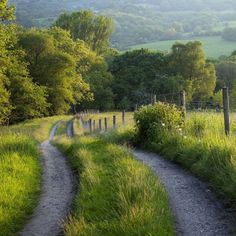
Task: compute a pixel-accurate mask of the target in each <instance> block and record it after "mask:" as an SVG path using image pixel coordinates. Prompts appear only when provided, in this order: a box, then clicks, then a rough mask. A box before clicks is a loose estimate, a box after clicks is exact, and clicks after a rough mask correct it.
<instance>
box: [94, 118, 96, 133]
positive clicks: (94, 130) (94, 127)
mask: <svg viewBox="0 0 236 236" xmlns="http://www.w3.org/2000/svg"><path fill="white" fill-rule="evenodd" d="M95 130H96V120H94V121H93V131H95Z"/></svg>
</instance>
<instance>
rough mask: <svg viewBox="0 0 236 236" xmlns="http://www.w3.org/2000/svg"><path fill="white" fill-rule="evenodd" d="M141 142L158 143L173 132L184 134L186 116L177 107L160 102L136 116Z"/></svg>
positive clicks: (144, 108)
mask: <svg viewBox="0 0 236 236" xmlns="http://www.w3.org/2000/svg"><path fill="white" fill-rule="evenodd" d="M134 119H135V123H136V129H137V132H138V137H139V141H141V142H149V141H158V140H160V139H162V138H163V136H165V135H167V134H170V133H171V132H175V133H176V132H178V133H180V132H182V126H183V123H184V114H183V112H182V111H181V110H179V109H178V108H177V107H176V106H175V105H171V104H167V103H161V102H158V103H156V104H155V105H154V106H150V105H149V106H144V107H142V108H140V109H139V110H138V111H137V112H135V114H134Z"/></svg>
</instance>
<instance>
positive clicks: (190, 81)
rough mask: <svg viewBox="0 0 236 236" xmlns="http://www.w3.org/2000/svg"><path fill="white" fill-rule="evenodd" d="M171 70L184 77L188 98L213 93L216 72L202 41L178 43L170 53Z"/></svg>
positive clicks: (196, 98) (202, 97)
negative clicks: (207, 59)
mask: <svg viewBox="0 0 236 236" xmlns="http://www.w3.org/2000/svg"><path fill="white" fill-rule="evenodd" d="M168 61H169V62H168V65H169V71H170V72H171V73H172V74H173V75H180V76H182V77H183V78H184V80H185V84H186V85H187V86H186V87H185V90H186V91H187V94H188V98H189V99H190V100H191V99H194V100H199V99H204V98H206V97H208V96H211V95H213V91H214V88H215V84H216V73H215V67H214V65H213V64H211V63H208V62H207V61H206V59H205V53H204V50H203V47H202V43H201V42H198V41H196V42H188V43H187V44H182V43H176V44H174V45H173V47H172V52H171V53H170V54H169V55H168Z"/></svg>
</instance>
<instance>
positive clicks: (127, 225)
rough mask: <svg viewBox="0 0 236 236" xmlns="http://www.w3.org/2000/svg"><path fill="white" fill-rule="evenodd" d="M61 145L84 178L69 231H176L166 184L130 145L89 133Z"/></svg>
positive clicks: (71, 235)
mask: <svg viewBox="0 0 236 236" xmlns="http://www.w3.org/2000/svg"><path fill="white" fill-rule="evenodd" d="M57 145H58V146H59V147H60V149H61V150H62V151H63V152H64V153H65V154H66V155H67V156H68V157H69V160H70V163H71V164H72V166H73V168H74V169H75V171H76V172H77V174H78V175H79V182H80V187H79V192H78V194H77V196H76V200H75V204H74V211H73V214H72V215H71V217H70V219H69V221H68V222H67V223H66V224H65V234H66V235H67V236H75V235H76V236H79V235H83V236H88V235H96V236H99V235H101V236H115V235H117V236H120V235H127V236H131V235H140V236H143V235H150V236H151V235H153V236H155V235H162V236H165V235H168V236H170V235H174V234H175V232H174V230H173V221H172V217H171V214H170V210H169V207H168V199H167V196H166V193H165V191H164V189H163V187H162V186H161V185H160V183H159V182H158V180H157V179H156V177H155V176H154V174H153V173H152V172H151V171H150V169H149V168H147V167H146V166H144V165H143V164H141V163H140V162H138V161H136V160H135V159H134V158H133V156H132V155H131V154H130V153H129V151H128V150H127V149H125V148H122V147H119V146H117V145H114V144H109V143H107V142H106V141H104V140H101V139H99V138H96V137H85V136H83V137H78V138H76V139H75V140H74V141H73V140H68V139H65V138H64V139H63V138H60V139H59V140H57Z"/></svg>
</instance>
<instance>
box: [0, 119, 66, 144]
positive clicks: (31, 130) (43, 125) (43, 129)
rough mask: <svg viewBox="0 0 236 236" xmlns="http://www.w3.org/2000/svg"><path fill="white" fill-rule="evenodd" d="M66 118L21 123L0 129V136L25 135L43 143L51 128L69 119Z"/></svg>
mask: <svg viewBox="0 0 236 236" xmlns="http://www.w3.org/2000/svg"><path fill="white" fill-rule="evenodd" d="M69 118H70V117H68V116H53V117H47V118H41V119H34V120H29V121H25V122H22V123H20V124H17V125H12V126H9V127H6V126H2V127H0V136H2V135H6V134H11V133H14V134H25V135H27V136H30V137H31V138H33V139H34V140H36V141H37V142H40V143H41V142H43V141H45V140H46V139H47V138H48V136H49V133H50V130H51V127H52V126H53V125H54V124H55V123H56V122H58V121H60V120H66V119H69Z"/></svg>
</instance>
